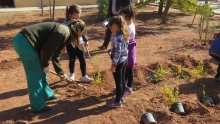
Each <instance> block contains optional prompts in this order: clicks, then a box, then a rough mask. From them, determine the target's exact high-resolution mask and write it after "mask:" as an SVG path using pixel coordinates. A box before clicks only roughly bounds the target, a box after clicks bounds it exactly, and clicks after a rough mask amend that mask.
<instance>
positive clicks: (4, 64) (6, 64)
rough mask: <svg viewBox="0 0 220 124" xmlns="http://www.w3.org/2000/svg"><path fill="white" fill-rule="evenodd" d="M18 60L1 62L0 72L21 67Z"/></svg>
mask: <svg viewBox="0 0 220 124" xmlns="http://www.w3.org/2000/svg"><path fill="white" fill-rule="evenodd" d="M21 64H22V63H21V61H20V59H13V60H3V61H1V62H0V70H2V71H3V70H9V69H14V68H16V67H18V66H21Z"/></svg>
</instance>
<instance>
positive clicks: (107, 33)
mask: <svg viewBox="0 0 220 124" xmlns="http://www.w3.org/2000/svg"><path fill="white" fill-rule="evenodd" d="M111 36H112V32H111V30H110V28H109V27H108V28H107V30H106V32H105V40H104V43H103V44H102V46H104V47H105V48H108V44H109V42H110V40H111Z"/></svg>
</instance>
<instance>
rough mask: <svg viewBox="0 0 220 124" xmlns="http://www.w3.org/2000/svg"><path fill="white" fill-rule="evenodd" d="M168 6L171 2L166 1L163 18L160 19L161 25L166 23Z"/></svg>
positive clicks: (169, 0)
mask: <svg viewBox="0 0 220 124" xmlns="http://www.w3.org/2000/svg"><path fill="white" fill-rule="evenodd" d="M170 5H171V0H167V3H166V6H165V10H164V12H163V17H162V23H163V24H165V23H166V20H167V14H168V11H169V8H170Z"/></svg>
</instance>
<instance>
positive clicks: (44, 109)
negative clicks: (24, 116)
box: [33, 106, 53, 113]
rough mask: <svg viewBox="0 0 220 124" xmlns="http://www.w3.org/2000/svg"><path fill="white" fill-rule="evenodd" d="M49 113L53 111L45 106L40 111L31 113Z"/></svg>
mask: <svg viewBox="0 0 220 124" xmlns="http://www.w3.org/2000/svg"><path fill="white" fill-rule="evenodd" d="M49 111H53V107H51V106H45V107H44V108H43V109H41V110H40V111H37V112H33V113H45V112H49Z"/></svg>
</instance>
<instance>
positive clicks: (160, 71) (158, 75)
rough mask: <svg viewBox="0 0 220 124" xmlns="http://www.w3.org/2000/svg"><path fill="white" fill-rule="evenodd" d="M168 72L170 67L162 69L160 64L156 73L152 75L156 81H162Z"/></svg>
mask: <svg viewBox="0 0 220 124" xmlns="http://www.w3.org/2000/svg"><path fill="white" fill-rule="evenodd" d="M168 73H170V69H164V68H163V67H162V65H160V67H159V68H158V69H157V72H156V74H154V77H155V79H156V81H162V80H163V77H164V76H165V75H167V74H168Z"/></svg>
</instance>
